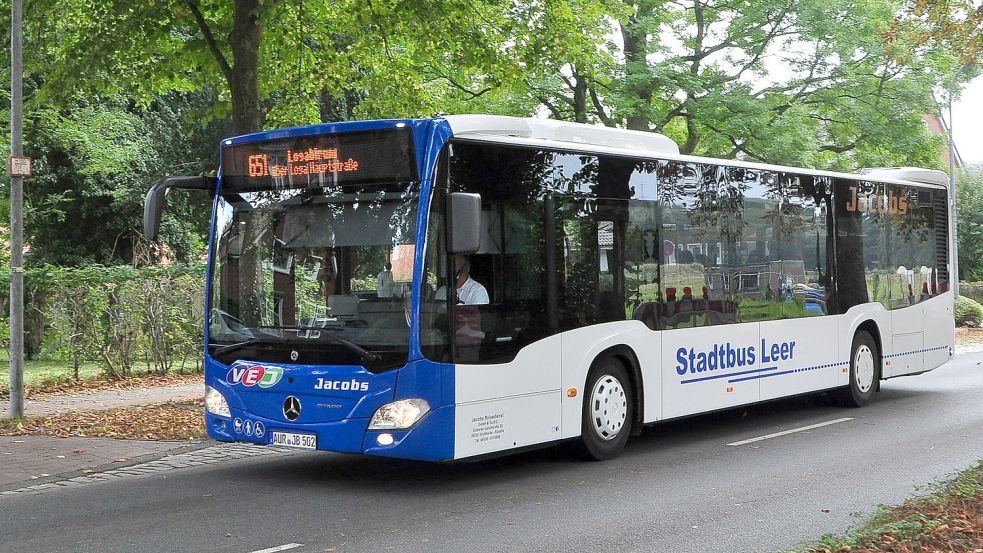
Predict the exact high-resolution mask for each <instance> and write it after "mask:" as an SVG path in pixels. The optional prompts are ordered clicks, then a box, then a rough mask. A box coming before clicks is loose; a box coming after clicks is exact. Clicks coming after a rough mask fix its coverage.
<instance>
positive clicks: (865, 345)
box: [839, 330, 881, 407]
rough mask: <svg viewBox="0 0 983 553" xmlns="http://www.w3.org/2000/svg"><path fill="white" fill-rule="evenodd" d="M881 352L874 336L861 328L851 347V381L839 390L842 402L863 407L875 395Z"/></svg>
mask: <svg viewBox="0 0 983 553" xmlns="http://www.w3.org/2000/svg"><path fill="white" fill-rule="evenodd" d="M880 359H881V356H880V352H879V351H878V348H877V342H876V341H874V337H873V336H871V335H870V333H869V332H867V331H866V330H860V331H858V332H857V334H856V335H854V337H853V346H852V347H851V348H850V383H849V384H848V385H847V387H846V388H843V389H842V390H840V392H839V400H840V403H842V404H843V405H845V406H847V407H863V406H864V405H867V404H868V403H869V402H870V400H871V399H873V397H874V391H875V390H876V389H877V380H878V378H880V373H881V371H880V366H879V365H880Z"/></svg>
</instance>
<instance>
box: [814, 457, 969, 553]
mask: <svg viewBox="0 0 983 553" xmlns="http://www.w3.org/2000/svg"><path fill="white" fill-rule="evenodd" d="M981 495H983V461H979V462H977V463H976V464H974V465H973V466H971V467H969V468H968V469H966V470H965V471H963V472H961V473H959V474H957V475H955V476H954V477H952V478H949V479H946V480H940V481H937V482H934V483H932V484H931V485H929V486H928V488H927V490H925V491H924V492H923V493H922V494H921V495H919V496H917V497H915V498H912V499H908V500H905V502H904V503H903V504H902V505H899V506H888V505H880V506H878V508H877V510H876V512H875V513H874V514H873V515H872V516H871V517H870V519H869V520H868V521H866V522H865V523H864V524H862V525H860V526H859V527H857V528H855V529H853V530H852V531H850V532H849V533H847V534H845V535H833V534H827V535H824V536H822V537H821V538H820V539H819V541H818V542H817V543H815V544H813V545H811V546H808V547H804V548H802V549H799V550H796V551H803V552H810V553H819V552H824V551H825V552H829V551H852V550H864V551H930V550H935V549H936V548H934V547H931V545H937V544H938V543H939V541H942V542H943V543H945V545H946V546H949V547H951V548H954V549H953V550H961V549H962V548H960V545H964V544H962V543H957V542H956V541H947V538H949V539H953V540H955V539H960V538H965V537H966V536H965V534H961V533H960V532H959V531H956V530H953V529H948V530H947V532H952V533H951V534H948V535H947V534H946V533H942V534H941V536H933V533H934V532H933V531H940V530H943V528H944V525H948V526H954V525H955V521H953V520H950V517H951V516H953V515H955V516H959V517H965V516H966V515H967V513H968V512H970V511H969V510H967V509H966V504H967V502H968V503H970V504H978V503H977V502H978V501H979V498H980V496H981ZM885 537H889V539H885ZM923 540H924V541H928V542H929V543H928V544H926V543H921V542H923ZM974 543H975V542H974ZM971 549H972V547H969V548H966V550H971Z"/></svg>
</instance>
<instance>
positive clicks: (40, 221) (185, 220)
mask: <svg viewBox="0 0 983 553" xmlns="http://www.w3.org/2000/svg"><path fill="white" fill-rule="evenodd" d="M201 101H203V100H195V99H188V98H177V97H175V98H171V99H170V101H168V102H167V103H165V102H163V101H162V102H158V103H155V104H154V105H153V106H151V108H149V109H147V110H135V109H131V108H130V107H128V106H126V105H124V104H123V103H121V102H106V103H103V104H96V105H80V106H78V107H77V108H75V109H73V110H70V111H56V110H54V109H51V108H44V109H40V110H39V111H38V112H37V113H36V115H35V118H34V124H32V125H30V126H29V127H27V131H28V134H27V136H26V146H27V147H26V151H27V153H28V154H29V155H32V156H33V157H34V159H35V162H34V164H35V169H34V173H35V174H34V176H33V177H32V178H31V180H30V186H28V187H25V190H26V195H25V208H26V217H25V222H26V229H25V242H26V243H27V244H30V246H31V254H30V255H29V258H28V259H29V261H30V262H31V263H32V264H44V263H52V264H59V265H80V264H84V263H120V262H127V263H128V262H131V260H132V259H133V254H134V248H135V247H139V246H140V244H141V241H142V238H141V235H140V231H139V230H138V229H141V228H142V217H143V199H144V196H145V194H146V191H147V189H148V188H149V186H150V184H151V183H152V182H154V181H156V180H158V179H160V178H161V177H162V176H166V175H167V174H168V173H171V172H172V171H178V172H188V173H198V172H200V171H202V170H203V169H204V168H205V167H206V166H207V165H210V162H208V161H205V160H206V159H207V157H206V156H208V157H210V156H209V155H208V154H205V152H209V151H210V150H211V149H212V148H214V143H215V142H216V141H217V140H218V134H217V133H216V132H215V131H214V129H210V128H207V127H200V126H196V125H188V124H187V123H186V121H185V120H186V118H187V117H190V116H191V115H192V114H193V113H194V112H195V110H196V103H200V102H201ZM180 128H184V129H186V132H184V133H175V132H174V131H175V129H180ZM205 143H208V145H207V146H205ZM207 208H208V202H207V199H206V198H205V197H204V196H200V195H199V196H191V195H189V194H175V195H173V196H172V198H171V202H170V203H169V206H168V210H167V213H166V216H165V220H164V224H163V230H162V233H163V236H164V241H165V242H166V243H168V244H169V245H170V246H171V248H172V250H173V252H174V254H175V256H176V257H177V258H178V259H182V260H187V259H189V258H191V257H192V256H195V255H197V254H199V253H200V252H201V251H203V249H204V238H203V237H204V236H205V234H206V233H207V231H206V229H207V226H206V222H207Z"/></svg>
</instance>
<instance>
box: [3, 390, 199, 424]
mask: <svg viewBox="0 0 983 553" xmlns="http://www.w3.org/2000/svg"><path fill="white" fill-rule="evenodd" d="M204 393H205V385H204V384H179V385H175V386H158V387H155V388H130V389H121V390H103V391H99V392H92V393H88V394H72V395H64V396H62V395H59V396H48V397H47V398H45V399H42V400H36V401H35V400H32V399H27V400H25V401H24V414H25V415H27V416H29V417H43V416H47V415H57V414H60V413H71V412H75V411H103V410H106V409H115V408H117V407H132V406H134V405H141V404H144V403H160V402H162V401H169V400H172V399H180V398H198V397H202V396H203V395H204ZM8 413H10V401H9V400H7V399H0V416H2V417H6V416H7V414H8Z"/></svg>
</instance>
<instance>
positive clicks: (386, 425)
mask: <svg viewBox="0 0 983 553" xmlns="http://www.w3.org/2000/svg"><path fill="white" fill-rule="evenodd" d="M429 412H430V404H429V403H427V401H426V400H424V399H420V398H415V397H414V398H409V399H401V400H399V401H394V402H392V403H387V404H385V405H383V406H382V407H380V408H379V410H378V411H376V412H375V414H374V415H372V420H371V421H369V430H403V429H406V428H409V427H411V426H413V425H414V424H416V422H417V421H418V420H420V419H422V418H423V415H426V414H427V413H429Z"/></svg>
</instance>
